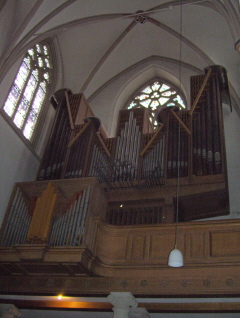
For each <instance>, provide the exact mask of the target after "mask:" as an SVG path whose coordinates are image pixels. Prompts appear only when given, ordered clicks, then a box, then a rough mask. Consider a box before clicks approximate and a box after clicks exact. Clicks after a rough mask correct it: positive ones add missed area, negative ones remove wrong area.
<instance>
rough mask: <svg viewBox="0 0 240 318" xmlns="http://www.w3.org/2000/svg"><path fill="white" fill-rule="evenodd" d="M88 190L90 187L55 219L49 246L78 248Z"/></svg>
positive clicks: (86, 206)
mask: <svg viewBox="0 0 240 318" xmlns="http://www.w3.org/2000/svg"><path fill="white" fill-rule="evenodd" d="M90 189H91V186H89V187H88V188H87V189H86V190H84V191H81V192H80V193H78V194H77V195H76V197H75V199H73V202H71V204H70V206H69V207H68V209H67V211H66V212H65V213H64V214H63V215H61V216H60V217H58V218H55V220H54V221H53V226H52V231H51V234H50V238H49V245H50V246H80V245H81V244H82V236H83V233H84V225H85V219H86V214H87V210H88V203H89V196H90Z"/></svg>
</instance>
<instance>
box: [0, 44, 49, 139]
mask: <svg viewBox="0 0 240 318" xmlns="http://www.w3.org/2000/svg"><path fill="white" fill-rule="evenodd" d="M51 70H52V63H51V57H50V49H49V47H48V45H47V44H46V43H39V44H37V45H35V46H34V47H33V48H31V49H29V50H28V52H27V53H26V55H25V57H24V59H23V61H22V64H21V66H20V68H19V70H18V73H17V75H16V77H15V80H14V82H13V84H12V87H11V90H10V92H9V94H8V97H7V99H6V102H5V104H4V106H3V110H4V111H5V113H6V114H7V115H8V116H9V117H10V118H11V120H12V122H13V123H14V124H15V125H16V127H18V128H19V129H20V130H21V131H22V133H23V135H24V136H25V137H26V138H27V139H28V140H30V141H31V138H32V136H33V131H34V128H35V127H36V123H37V120H38V117H39V114H40V111H41V108H42V105H43V102H44V99H45V96H46V94H47V89H48V86H49V84H50V81H51Z"/></svg>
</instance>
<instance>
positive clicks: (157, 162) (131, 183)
mask: <svg viewBox="0 0 240 318" xmlns="http://www.w3.org/2000/svg"><path fill="white" fill-rule="evenodd" d="M209 70H210V71H209ZM207 71H208V72H207ZM210 72H211V73H210ZM221 76H222V69H221V68H220V69H219V67H218V66H214V67H212V68H209V69H207V70H206V74H205V75H199V76H193V77H191V94H192V96H191V98H192V105H193V107H192V108H191V110H180V111H176V110H174V109H171V108H167V109H164V110H163V111H162V112H160V113H159V118H158V120H159V126H158V128H157V129H156V130H153V126H152V124H151V122H150V121H149V118H148V111H147V110H146V109H144V108H137V109H127V110H121V111H120V115H119V122H118V129H117V135H116V137H115V138H107V135H106V133H105V131H104V130H103V128H102V127H101V126H100V122H99V120H98V119H97V118H95V117H94V115H93V112H92V111H91V109H90V107H89V105H88V104H87V102H86V100H85V99H84V96H83V95H82V94H71V93H70V94H69V92H67V91H65V92H64V97H63V98H62V99H61V100H60V102H59V103H58V105H57V114H56V119H55V123H54V127H53V130H52V134H51V136H50V139H49V143H48V146H47V149H46V152H45V155H44V158H43V160H42V163H41V166H40V169H39V173H38V177H37V180H39V181H41V180H55V179H72V178H85V177H96V178H97V179H98V180H99V183H100V184H102V186H103V188H104V189H105V190H106V191H107V192H109V202H110V206H114V202H113V201H115V200H116V199H115V198H116V197H119V193H122V194H121V195H122V198H121V195H120V197H119V198H120V199H119V201H116V211H115V212H114V209H113V208H111V209H110V210H111V211H112V214H115V216H113V215H111V216H110V215H109V213H110V212H109V213H108V217H107V219H106V221H107V222H110V223H112V222H113V224H116V222H117V224H129V222H130V221H129V220H127V215H129V214H131V213H132V214H134V213H135V214H136V215H137V214H138V213H140V214H141V215H142V214H144V212H142V211H138V208H137V206H138V205H139V203H138V201H141V200H139V198H141V197H142V198H146V202H141V203H140V205H142V204H143V205H144V207H145V209H146V211H147V210H149V211H152V207H151V208H149V207H148V204H149V200H153V201H154V200H155V201H156V202H157V201H159V202H160V201H161V204H160V203H159V202H158V203H156V204H155V205H156V206H155V208H156V211H157V210H159V207H158V205H160V206H161V210H164V209H166V206H167V210H168V213H169V215H168V217H167V218H166V215H165V213H163V214H164V215H165V217H164V219H165V220H166V219H167V220H168V221H170V220H171V221H173V220H174V209H173V206H174V197H175V192H174V191H175V184H176V178H177V174H178V164H179V177H180V186H181V190H180V198H179V208H180V212H179V213H180V214H179V218H180V221H189V220H194V219H201V218H205V217H212V216H217V215H224V214H228V213H229V203H228V187H227V171H226V156H225V144H224V130H223V118H222V93H223V88H222V87H221V85H220V81H221V83H222V79H221ZM84 121H85V122H84ZM179 134H180V145H179V147H180V154H179V157H178V139H179ZM124 190H125V192H124ZM116 192H117V193H118V194H116ZM136 192H139V193H140V195H139V194H136ZM142 193H144V194H142ZM150 193H152V195H150ZM128 194H129V195H128ZM147 194H148V195H150V197H147ZM134 197H136V198H137V199H136V201H135V202H134V200H131V199H130V198H134ZM166 198H167V199H166ZM112 200H113V201H112ZM123 201H124V202H123ZM129 201H133V202H131V204H130V202H129ZM164 201H165V203H162V202H164ZM126 204H128V205H129V204H130V207H129V209H127V208H124V209H119V208H118V206H120V205H124V207H125V206H126ZM134 204H136V211H135V212H133V207H134ZM150 206H151V204H150ZM170 206H172V210H171V208H170ZM117 211H118V212H117ZM131 211H132V212H131ZM170 211H171V212H170ZM118 213H122V214H123V215H125V217H124V216H119V215H117V214H118ZM146 213H147V212H146ZM149 213H150V212H149ZM159 213H160V212H159ZM147 214H148V213H147ZM153 214H154V213H153ZM170 214H171V215H170ZM114 218H115V221H114ZM122 218H125V219H122ZM136 218H140V217H137V216H136ZM152 218H153V222H155V221H154V220H156V219H158V222H160V219H161V222H162V221H164V220H163V219H162V217H160V216H159V215H158V213H157V215H154V216H152ZM117 219H118V221H117ZM147 219H151V217H149V216H148V215H147V216H146V220H147ZM132 222H135V223H138V222H139V221H137V220H135V221H132ZM143 222H145V221H143ZM149 222H150V221H149Z"/></svg>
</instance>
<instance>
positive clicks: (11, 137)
mask: <svg viewBox="0 0 240 318" xmlns="http://www.w3.org/2000/svg"><path fill="white" fill-rule="evenodd" d="M0 136H1V143H0V158H1V164H0V224H1V223H2V220H3V217H4V215H5V212H6V208H7V204H8V201H9V198H10V195H11V192H12V188H13V185H14V183H15V182H21V181H30V180H35V178H36V174H37V170H38V167H39V160H38V159H37V158H36V157H35V156H34V155H33V154H32V152H31V151H30V150H29V149H28V147H27V146H26V145H25V144H24V143H23V142H22V140H21V139H20V138H19V137H18V136H17V135H16V133H15V132H14V131H13V129H12V128H10V126H9V125H8V124H7V122H6V121H5V120H4V119H3V117H2V116H0Z"/></svg>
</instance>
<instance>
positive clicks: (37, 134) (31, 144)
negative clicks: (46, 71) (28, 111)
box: [0, 39, 57, 159]
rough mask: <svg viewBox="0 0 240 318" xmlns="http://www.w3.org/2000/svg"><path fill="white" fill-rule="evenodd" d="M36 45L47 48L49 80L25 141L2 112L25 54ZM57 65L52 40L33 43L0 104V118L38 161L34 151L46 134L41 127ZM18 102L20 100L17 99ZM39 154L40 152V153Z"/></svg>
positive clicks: (10, 119) (52, 89)
mask: <svg viewBox="0 0 240 318" xmlns="http://www.w3.org/2000/svg"><path fill="white" fill-rule="evenodd" d="M37 44H41V45H44V44H45V45H47V47H48V54H49V56H50V61H51V69H50V71H51V79H50V82H49V84H48V86H47V88H46V93H45V96H44V98H43V102H42V105H41V108H40V111H39V113H38V117H37V120H36V124H35V127H34V129H33V133H32V137H31V139H30V140H29V139H27V138H26V137H25V136H24V135H23V129H20V128H18V127H17V126H16V124H15V123H14V121H13V117H10V116H9V115H8V114H7V113H6V111H5V110H4V105H5V103H6V101H7V99H8V96H9V94H10V93H11V91H12V88H13V85H14V82H15V80H16V78H17V75H18V74H19V70H20V67H21V65H22V63H23V61H24V59H25V58H26V56H27V54H28V50H30V49H31V48H33V47H35V46H36V45H37ZM56 66H57V63H56V52H55V47H54V44H53V40H52V39H45V40H43V41H39V42H37V43H34V44H32V45H31V47H30V48H28V49H27V51H26V52H25V54H24V56H22V58H21V60H20V63H19V66H18V68H17V71H16V73H15V76H14V77H13V80H12V82H11V85H10V88H9V91H8V93H7V94H6V97H5V99H4V101H3V103H2V106H1V108H0V113H1V115H2V117H3V118H4V119H5V121H6V122H7V123H8V124H9V126H10V127H11V128H12V129H13V130H14V132H15V133H16V134H17V135H18V137H19V138H20V139H21V140H22V141H23V142H24V144H25V145H26V146H27V147H28V148H29V149H30V150H31V152H32V153H33V154H34V155H35V156H36V157H37V158H38V159H39V155H38V154H37V153H36V150H37V146H38V143H39V141H40V138H41V136H42V134H43V133H44V131H45V133H46V132H47V130H46V129H47V127H46V129H45V128H44V127H43V126H44V122H45V119H46V116H47V113H48V110H49V107H52V106H51V103H50V102H49V99H50V96H51V95H52V94H53V92H54V90H55V86H56V78H57V77H56V69H57V67H56ZM32 71H33V68H31V70H30V73H31V72H32ZM25 84H26V82H25V83H24V86H25ZM39 86H40V85H39ZM22 92H23V91H21V93H20V94H22ZM34 94H36V90H35V91H34ZM19 100H20V99H19ZM32 103H33V98H32V101H31V104H30V107H29V108H31V106H32ZM18 107H19V101H18V104H17V107H16V109H17V108H18ZM40 152H41V151H40Z"/></svg>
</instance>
